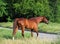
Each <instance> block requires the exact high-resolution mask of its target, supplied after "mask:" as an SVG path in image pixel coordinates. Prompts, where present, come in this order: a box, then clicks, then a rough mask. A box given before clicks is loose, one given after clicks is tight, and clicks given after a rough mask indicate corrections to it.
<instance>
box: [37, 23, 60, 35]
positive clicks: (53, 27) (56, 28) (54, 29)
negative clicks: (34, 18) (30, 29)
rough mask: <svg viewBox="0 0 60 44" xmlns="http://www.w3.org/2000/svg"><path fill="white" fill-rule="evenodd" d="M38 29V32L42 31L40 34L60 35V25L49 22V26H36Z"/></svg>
mask: <svg viewBox="0 0 60 44" xmlns="http://www.w3.org/2000/svg"><path fill="white" fill-rule="evenodd" d="M38 28H39V31H42V32H50V33H57V34H60V24H59V23H51V22H50V23H49V24H44V23H41V24H39V25H38Z"/></svg>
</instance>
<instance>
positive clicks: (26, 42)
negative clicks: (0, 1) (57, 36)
mask: <svg viewBox="0 0 60 44" xmlns="http://www.w3.org/2000/svg"><path fill="white" fill-rule="evenodd" d="M0 44H60V42H59V41H57V42H55V41H50V40H49V39H47V38H44V39H40V38H36V37H31V36H30V33H27V32H26V33H25V37H24V38H22V35H21V32H20V31H18V32H17V33H16V36H15V40H12V30H8V29H0Z"/></svg>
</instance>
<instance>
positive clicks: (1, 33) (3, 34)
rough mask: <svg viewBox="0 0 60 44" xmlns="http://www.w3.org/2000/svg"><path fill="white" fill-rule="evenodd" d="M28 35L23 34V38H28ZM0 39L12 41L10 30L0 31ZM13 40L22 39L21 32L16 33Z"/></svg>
mask: <svg viewBox="0 0 60 44" xmlns="http://www.w3.org/2000/svg"><path fill="white" fill-rule="evenodd" d="M30 37H31V36H30V33H27V32H25V38H30ZM0 38H4V39H12V30H8V29H0ZM15 38H16V39H17V38H18V39H19V38H22V35H21V32H20V31H18V32H17V33H16V36H15Z"/></svg>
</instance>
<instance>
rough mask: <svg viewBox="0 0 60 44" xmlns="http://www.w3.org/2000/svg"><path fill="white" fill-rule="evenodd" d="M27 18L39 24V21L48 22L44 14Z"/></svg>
mask: <svg viewBox="0 0 60 44" xmlns="http://www.w3.org/2000/svg"><path fill="white" fill-rule="evenodd" d="M29 20H31V21H34V22H36V23H37V24H39V23H40V22H44V23H46V24H48V20H47V18H46V17H45V16H39V17H33V18H29Z"/></svg>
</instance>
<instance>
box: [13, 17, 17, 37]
mask: <svg viewBox="0 0 60 44" xmlns="http://www.w3.org/2000/svg"><path fill="white" fill-rule="evenodd" d="M17 21H18V18H17V19H15V20H14V22H13V36H14V35H15V33H16V31H17V30H18V25H17Z"/></svg>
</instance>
